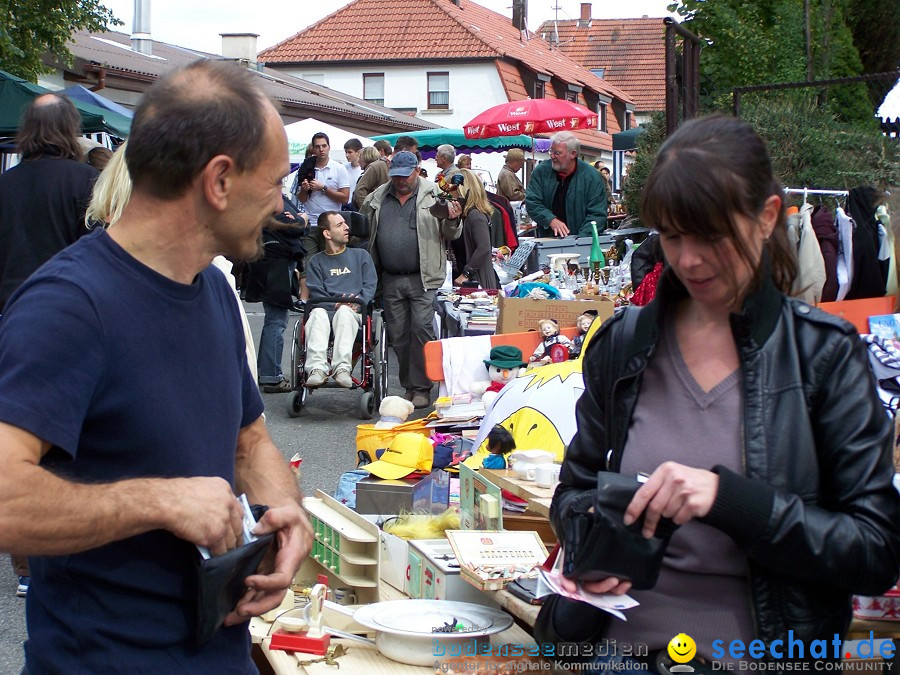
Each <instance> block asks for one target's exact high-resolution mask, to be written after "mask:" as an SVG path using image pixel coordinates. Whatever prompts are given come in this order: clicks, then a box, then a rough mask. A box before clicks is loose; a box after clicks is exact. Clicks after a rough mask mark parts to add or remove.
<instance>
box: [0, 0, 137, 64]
mask: <svg viewBox="0 0 900 675" xmlns="http://www.w3.org/2000/svg"><path fill="white" fill-rule="evenodd" d="M0 17H2V19H0V70H5V71H7V72H9V73H12V74H13V75H18V76H19V77H22V78H25V79H26V80H31V81H32V82H36V81H37V77H38V75H39V74H40V73H44V72H49V71H50V69H49V68H47V67H46V66H44V64H43V61H42V57H43V55H44V54H45V53H50V54H51V55H53V56H55V57H57V58H59V59H60V60H62V61H66V62H68V60H69V59H70V58H71V54H70V52H69V50H68V49H67V48H66V42H68V40H69V36H70V35H71V34H72V32H73V31H75V30H79V29H86V30H89V31H103V30H106V29H107V27H108V26H120V25H122V22H121V21H119V20H118V19H116V18H115V17H114V16H113V14H112V11H111V10H109V9H107V8H106V7H104V6H103V5H101V4H100V2H99V0H54V1H53V2H51V1H49V0H0Z"/></svg>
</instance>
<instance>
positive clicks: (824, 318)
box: [535, 272, 900, 645]
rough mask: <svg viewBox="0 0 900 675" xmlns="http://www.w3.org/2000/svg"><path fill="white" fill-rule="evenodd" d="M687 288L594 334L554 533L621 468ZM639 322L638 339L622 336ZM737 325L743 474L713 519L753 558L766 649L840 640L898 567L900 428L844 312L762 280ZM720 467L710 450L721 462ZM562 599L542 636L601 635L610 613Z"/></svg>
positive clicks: (541, 624) (722, 493)
mask: <svg viewBox="0 0 900 675" xmlns="http://www.w3.org/2000/svg"><path fill="white" fill-rule="evenodd" d="M685 295H686V291H685V289H684V287H683V286H682V285H681V284H680V283H679V282H678V281H677V279H675V277H674V275H672V274H671V273H669V272H667V273H665V274H664V275H663V278H662V280H661V281H660V286H659V289H658V293H657V298H656V300H654V301H653V302H652V303H650V304H649V305H648V306H647V307H645V308H643V309H637V308H629V309H628V310H627V311H629V312H639V314H638V317H637V319H636V320H635V321H633V322H629V321H623V317H622V315H621V314H620V315H618V316H616V317H615V318H613V319H612V320H610V321H608V322H607V323H606V324H605V325H604V326H603V327H602V328H601V329H600V331H599V332H598V334H597V336H596V337H595V338H594V339H593V340H592V341H591V344H590V346H589V347H588V350H587V353H586V355H585V363H584V382H585V392H584V394H583V395H582V397H581V398H580V400H579V402H578V405H577V408H576V416H577V421H578V431H577V433H576V435H575V437H574V438H573V440H572V442H571V444H570V445H569V448H568V450H567V452H566V457H565V462H564V464H563V467H562V472H561V475H560V480H561V484H560V486H559V488H558V489H557V491H556V494H555V496H554V499H553V502H552V506H551V508H550V518H551V521H552V523H553V525H554V528H555V529H556V530H557V532H559V531H561V528H560V527H559V524H560V523H561V522H562V521H563V519H565V518H566V513H567V508H568V506H569V505H570V504H571V502H572V500H573V499H574V498H575V497H577V496H578V495H579V494H582V493H583V492H584V491H585V490H589V489H591V488H593V487H594V486H595V485H596V477H595V476H596V472H597V471H598V470H613V471H615V470H618V467H619V466H620V462H621V457H622V449H623V448H624V446H625V439H626V436H627V434H628V427H629V423H630V420H631V416H632V413H633V411H634V407H635V403H636V401H637V397H638V394H639V392H640V388H641V377H642V374H643V372H644V369H645V368H646V366H647V363H648V361H649V360H650V358H652V356H653V353H654V350H655V348H656V344H657V340H658V336H659V326H660V325H661V324H662V323H663V322H664V321H665V320H666V315H667V314H666V313H667V310H668V309H669V308H671V307H673V305H674V303H676V302H677V301H678V300H679V299H681V298H682V297H684V296H685ZM629 323H630V324H631V325H632V326H633V329H632V330H633V333H634V335H633V337H632V338H631V339H630V340H629V339H628V338H627V337H625V336H623V332H624V326H625V325H626V324H629ZM731 328H732V332H733V334H734V339H735V343H736V344H737V348H738V353H739V358H740V364H741V365H740V367H741V374H742V378H741V382H742V387H743V424H742V429H743V457H744V470H743V472H742V474H737V473H734V472H732V471H729V470H727V469H725V468H723V467H717V468H716V471H717V472H718V473H719V476H720V483H719V492H718V496H717V498H716V501H715V503H714V504H713V507H712V510H711V511H710V513H709V514H708V516H707V517H706V518H704V519H703V522H705V523H707V524H709V525H712V526H714V527H716V528H718V529H719V530H721V531H723V532H725V533H726V534H728V535H729V536H731V537H732V539H734V541H735V542H736V543H737V544H738V546H739V547H740V548H741V550H742V551H743V552H744V553H746V555H747V557H748V559H749V563H750V577H751V578H750V586H751V593H752V612H753V617H754V620H755V625H756V634H757V635H756V636H757V637H758V638H760V639H762V640H763V641H765V642H766V644H767V645H768V643H770V642H771V641H773V640H776V639H782V640H783V639H785V638H786V637H787V632H788V630H793V631H794V637H795V638H796V639H802V640H811V639H816V638H828V639H831V638H832V637H833V635H834V634H835V633H837V634H840V635H843V634H844V632H845V631H846V629H847V626H848V625H849V622H850V618H851V605H850V598H851V594H853V593H857V594H860V595H876V594H878V593H881V592H883V591H884V590H885V589H887V588H888V587H890V586H891V585H892V584H893V583H894V582H895V581H896V579H897V575H898V570H900V496H898V494H897V492H896V490H895V489H894V488H893V486H892V484H891V480H892V477H893V473H894V472H893V468H892V442H893V433H892V429H893V424H892V423H890V422H889V420H888V418H887V416H886V415H885V413H884V411H883V409H882V407H881V404H880V403H879V400H878V398H877V395H876V393H875V389H874V386H873V385H874V381H873V377H872V375H871V373H870V371H869V366H868V362H867V356H866V352H865V348H864V346H863V345H862V344H861V341H860V340H859V339H858V338H857V336H856V332H855V331H854V329H853V327H852V326H851V325H850V324H848V323H846V322H845V321H843V320H842V319H839V318H836V317H834V316H831V315H829V314H826V313H824V312H822V311H820V310H817V309H815V308H812V307H810V306H808V305H806V304H804V303H802V302H799V301H797V300H793V299H789V298H786V297H785V296H784V295H782V294H781V293H780V292H779V291H778V290H777V289H776V288H775V287H774V286H773V285H772V284H771V282H764V283H763V288H762V289H761V290H760V291H758V292H756V293H753V294H751V295H750V296H749V297H748V298H747V300H746V302H745V305H744V311H743V312H742V313H741V314H740V315H736V314H733V315H732V316H731ZM672 422H673V421H672V420H665V419H661V420H660V423H661V424H670V423H672ZM684 423H689V422H688V421H684ZM714 463H715V459H714V457H712V456H711V457H710V466H709V468H710V469H712V468H713V464H714ZM555 600H556V602H554V603H551V604H552V605H556V607H555V608H554V607H552V606H551V607H547V608H545V611H543V612H542V615H541V617H540V618H539V621H538V625H537V626H536V633H535V634H536V636H540V637H539V639H545V640H563V641H565V640H570V641H575V640H577V641H593V640H596V639H598V638H600V637H602V634H603V630H604V628H603V626H604V625H605V624H604V623H603V616H602V613H595V612H597V611H598V610H594V609H593V608H592V607H590V606H589V605H585V604H581V603H577V604H576V603H569V602H568V601H562V599H560V598H556V599H555ZM585 608H586V609H585ZM554 613H556V614H557V615H556V616H555V617H554V616H553V615H554ZM591 622H593V626H594V627H595V629H594V632H593V633H592V634H587V633H586V632H585V628H584V626H585V624H586V623H587V624H590V623H591ZM576 626H577V628H575V627H576ZM573 629H574V631H573ZM568 631H573V632H574V633H576V634H577V637H573V635H568V636H567V635H566V633H567V632H568ZM729 637H730V636H727V635H723V636H722V638H723V639H725V640H727V639H729ZM807 644H808V643H807Z"/></svg>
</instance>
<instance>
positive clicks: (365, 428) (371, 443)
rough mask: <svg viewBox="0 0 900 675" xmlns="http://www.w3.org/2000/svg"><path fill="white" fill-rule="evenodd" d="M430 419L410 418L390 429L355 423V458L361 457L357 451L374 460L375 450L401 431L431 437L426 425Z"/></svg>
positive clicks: (383, 446) (385, 445)
mask: <svg viewBox="0 0 900 675" xmlns="http://www.w3.org/2000/svg"><path fill="white" fill-rule="evenodd" d="M429 421H430V420H429V419H428V418H425V419H421V420H410V421H409V422H403V423H402V424H398V425H397V426H395V427H391V428H390V429H376V428H375V425H374V424H357V425H356V452H357V458H358V459H361V457H360V455H359V453H364V454H365V455H366V456H367V457H368V458H369V459H368V461H369V462H374V461H375V459H376V457H375V451H376V450H382V449H384V448H386V447H388V446H389V445H390V444H391V441H392V440H394V436H396V435H397V434H399V433H403V432H413V433H416V434H422V435H423V436H425V437H426V438H430V437H431V429H429V428H428V427H426V426H425V425H426V424H428V422H429Z"/></svg>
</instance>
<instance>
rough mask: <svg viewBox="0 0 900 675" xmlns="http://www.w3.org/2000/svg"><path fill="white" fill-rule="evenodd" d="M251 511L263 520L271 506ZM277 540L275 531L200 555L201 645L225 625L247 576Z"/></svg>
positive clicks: (198, 634) (198, 618) (197, 634)
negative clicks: (213, 553) (220, 551)
mask: <svg viewBox="0 0 900 675" xmlns="http://www.w3.org/2000/svg"><path fill="white" fill-rule="evenodd" d="M251 510H252V512H253V515H254V517H255V518H256V519H257V520H259V519H260V518H262V515H263V513H265V512H266V511H267V510H268V507H265V506H253V507H252V508H251ZM273 541H275V533H274V532H270V533H269V534H265V535H263V536H261V537H259V538H258V539H257V540H256V541H252V542H250V543H249V544H244V545H243V546H239V547H238V548H233V549H231V550H230V551H228V552H227V553H223V554H222V555H217V556H213V557H212V558H209V559H206V560H204V559H202V558H201V557H199V555H198V559H197V560H198V564H197V608H196V631H195V640H196V642H197V644H203V643H204V642H206V641H207V640H209V639H210V638H211V637H212V636H213V635H215V633H216V631H217V630H219V628H221V627H222V624H223V623H224V621H225V617H226V616H228V614H229V613H230V612H231V611H232V610H234V608H235V607H236V606H237V603H238V600H240V599H241V597H242V596H243V595H244V593H245V592H246V589H247V587H246V585H245V584H244V579H246V578H247V577H248V576H250V575H251V574H255V573H256V570H257V568H259V564H260V563H261V562H262V559H263V558H264V557H265V556H266V553H267V552H268V550H269V547H270V546H271V544H272V542H273Z"/></svg>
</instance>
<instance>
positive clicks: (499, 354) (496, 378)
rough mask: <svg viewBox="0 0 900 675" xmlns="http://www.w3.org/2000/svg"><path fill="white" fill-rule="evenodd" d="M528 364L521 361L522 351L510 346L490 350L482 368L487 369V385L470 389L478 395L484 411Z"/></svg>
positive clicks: (482, 384)
mask: <svg viewBox="0 0 900 675" xmlns="http://www.w3.org/2000/svg"><path fill="white" fill-rule="evenodd" d="M527 365H528V364H527V363H525V361H523V360H522V350H521V349H519V348H518V347H513V346H511V345H497V346H496V347H493V348H492V349H491V354H490V357H489V358H487V359H485V361H484V367H485V368H487V371H488V377H490V378H491V381H490V383H489V384H486V383H484V382H478V383H476V384H475V385H474V386H473V387H472V393H473V394H475V395H480V396H481V400H482V401H483V402H484V406H485V409H487V408H488V407H490V405H491V404H492V403H493V402H494V400H495V399H496V398H497V396H499V395H500V390H501V389H503V387H504V386H505V385H506V383H507V382H509V381H510V380H514V379H516V377H517V376H518V374H519V372H520V371H521V370H522V368H524V367H525V366H527Z"/></svg>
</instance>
